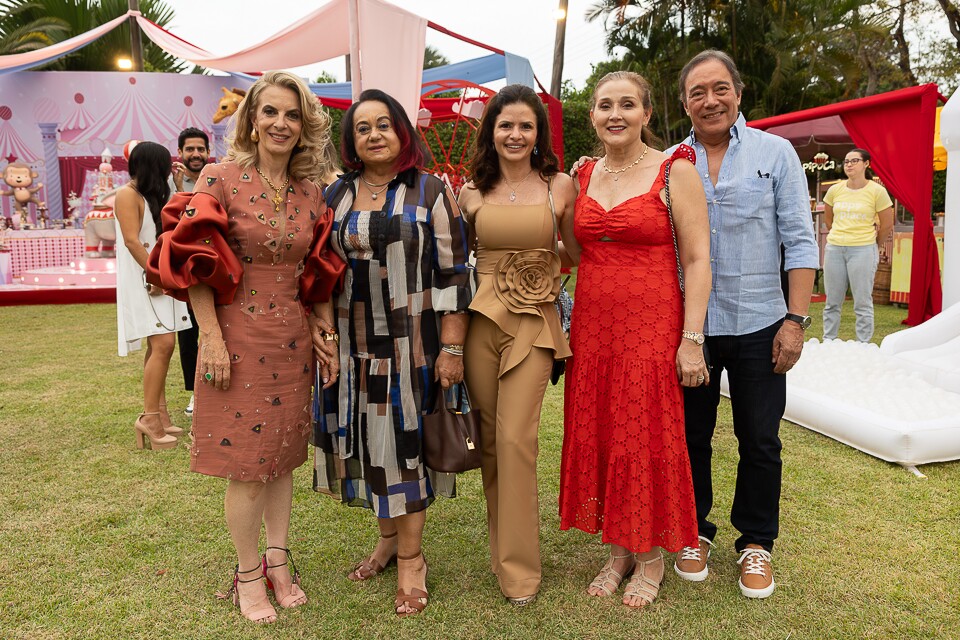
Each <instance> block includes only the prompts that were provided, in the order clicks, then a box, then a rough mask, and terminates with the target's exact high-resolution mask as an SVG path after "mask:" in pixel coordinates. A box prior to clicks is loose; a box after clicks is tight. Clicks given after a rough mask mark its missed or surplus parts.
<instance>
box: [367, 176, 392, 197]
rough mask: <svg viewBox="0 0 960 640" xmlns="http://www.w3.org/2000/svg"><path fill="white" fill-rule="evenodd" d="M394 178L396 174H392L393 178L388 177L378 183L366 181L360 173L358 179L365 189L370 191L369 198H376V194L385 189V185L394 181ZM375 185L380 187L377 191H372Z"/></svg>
mask: <svg viewBox="0 0 960 640" xmlns="http://www.w3.org/2000/svg"><path fill="white" fill-rule="evenodd" d="M395 178H396V176H394V177H393V178H390V179H389V180H387V181H386V182H381V183H380V184H373V183H372V182H368V181H367V179H366V178H364V177H363V174H362V173H361V174H360V180H361V181H362V182H363V184H364V185H365V186H366V187H367V191H369V192H370V199H371V200H376V199H377V196H378V195H380V194H381V193H383V192H384V191H386V190H387V187H388V186H389V185H390V183H391V182H393V181H394V179H395ZM377 187H382V189H380V190H379V191H374V189H376V188H377Z"/></svg>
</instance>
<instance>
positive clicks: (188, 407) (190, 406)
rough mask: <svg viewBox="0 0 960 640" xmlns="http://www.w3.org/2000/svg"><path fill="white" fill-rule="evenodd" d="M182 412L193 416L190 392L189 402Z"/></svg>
mask: <svg viewBox="0 0 960 640" xmlns="http://www.w3.org/2000/svg"><path fill="white" fill-rule="evenodd" d="M183 412H184V413H185V414H186V415H187V416H188V417H190V416H193V394H192V393H191V394H190V403H189V404H188V405H187V408H186V409H184V410H183Z"/></svg>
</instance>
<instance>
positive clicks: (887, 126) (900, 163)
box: [840, 85, 943, 326]
mask: <svg viewBox="0 0 960 640" xmlns="http://www.w3.org/2000/svg"><path fill="white" fill-rule="evenodd" d="M921 88H923V89H926V90H925V91H923V92H922V93H921V94H920V95H919V96H917V97H916V98H913V99H911V100H904V101H899V102H894V103H889V104H882V105H877V106H873V107H868V108H864V109H859V110H857V111H848V112H846V113H841V114H840V119H841V120H843V124H844V126H845V127H846V128H847V131H848V132H849V133H850V138H852V139H853V141H854V143H855V144H856V145H857V146H858V147H863V148H864V149H868V150H869V151H870V155H871V156H872V160H871V162H870V166H871V167H872V168H873V170H874V171H876V172H877V175H879V176H880V179H881V180H883V183H884V184H885V185H886V186H887V188H888V189H890V191H891V192H892V193H893V194H894V195H895V196H896V198H897V200H899V201H900V202H902V203H903V205H904V206H905V207H906V208H907V209H908V210H909V211H910V212H911V213H913V256H912V262H911V269H910V307H909V312H908V313H907V319H906V320H905V321H904V323H905V324H908V325H911V326H913V325H918V324H920V323H922V322H924V321H926V320H929V319H930V318H932V317H933V316H935V315H937V314H938V313H940V310H941V308H942V304H943V289H942V287H941V284H940V258H939V255H938V254H937V243H936V240H935V239H934V237H933V222H932V221H931V219H930V206H931V198H932V193H931V191H932V189H933V128H934V124H935V120H936V111H937V87H936V85H926V86H925V87H921ZM894 123H896V124H894Z"/></svg>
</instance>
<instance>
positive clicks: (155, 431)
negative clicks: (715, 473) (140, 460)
mask: <svg viewBox="0 0 960 640" xmlns="http://www.w3.org/2000/svg"><path fill="white" fill-rule="evenodd" d="M159 415H160V412H159V411H151V412H149V413H147V412H144V413H141V414H140V417H139V418H137V421H136V422H134V423H133V430H134V432H135V433H136V436H137V449H143V448H147V449H151V448H152V449H173V448H174V447H176V446H177V439H176V437H174V436H171V435H167V434H166V433H164V432H163V427H162V426H160V425H157V426H156V427H154V428H150V427H148V426H147V424H146V423H145V422H144V421H143V419H144V417H146V416H159ZM161 425H162V422H161Z"/></svg>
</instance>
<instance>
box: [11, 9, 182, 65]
mask: <svg viewBox="0 0 960 640" xmlns="http://www.w3.org/2000/svg"><path fill="white" fill-rule="evenodd" d="M0 9H2V11H3V13H2V14H0V34H2V35H3V43H2V45H0V47H6V46H7V43H6V40H7V34H11V33H15V32H16V30H17V29H21V28H25V29H28V30H29V29H30V25H34V27H33V29H34V30H36V25H42V24H47V25H51V26H55V27H56V28H55V29H53V30H52V31H51V30H50V27H49V26H48V30H47V31H46V32H45V36H44V37H46V38H48V39H49V41H50V42H49V43H48V44H51V43H55V42H61V41H63V40H67V39H69V38H72V37H74V36H78V35H80V34H82V33H85V32H87V31H90V30H91V29H94V28H96V27H98V26H100V25H102V24H104V23H106V22H109V21H110V20H113V19H114V18H116V17H118V16H121V15H123V14H124V13H126V12H127V9H128V2H127V0H2V5H0ZM140 11H141V13H143V15H144V16H145V17H147V18H149V19H150V20H152V21H153V22H155V23H157V24H158V25H160V26H165V25H167V24H169V23H170V21H171V20H172V19H173V9H171V8H170V7H169V6H168V5H167V4H166V3H164V2H162V0H141V2H140ZM43 21H46V23H44V22H43ZM28 46H29V45H28ZM42 46H47V45H46V44H44V45H42ZM33 48H37V47H33ZM121 57H126V58H129V57H130V27H129V25H128V24H126V23H124V24H123V25H122V26H120V27H118V28H117V29H114V30H113V31H111V32H110V33H108V34H106V35H104V36H103V37H101V38H99V39H97V40H95V41H94V42H92V43H90V44H89V45H87V46H86V47H83V48H82V49H78V50H76V51H74V52H73V53H70V54H68V55H66V56H64V57H62V58H59V59H58V60H55V61H53V62H51V63H50V64H48V65H46V66H44V67H41V68H42V69H44V70H53V71H116V70H117V59H118V58H121ZM188 66H189V65H188V64H187V63H185V62H183V61H181V60H178V59H177V58H175V57H173V56H171V55H169V54H167V53H166V52H165V51H163V50H162V49H161V48H160V47H158V46H156V45H154V44H153V43H152V42H150V41H149V40H148V39H147V38H143V67H144V71H164V72H170V73H178V72H180V71H184V70H186V69H187V68H188Z"/></svg>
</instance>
